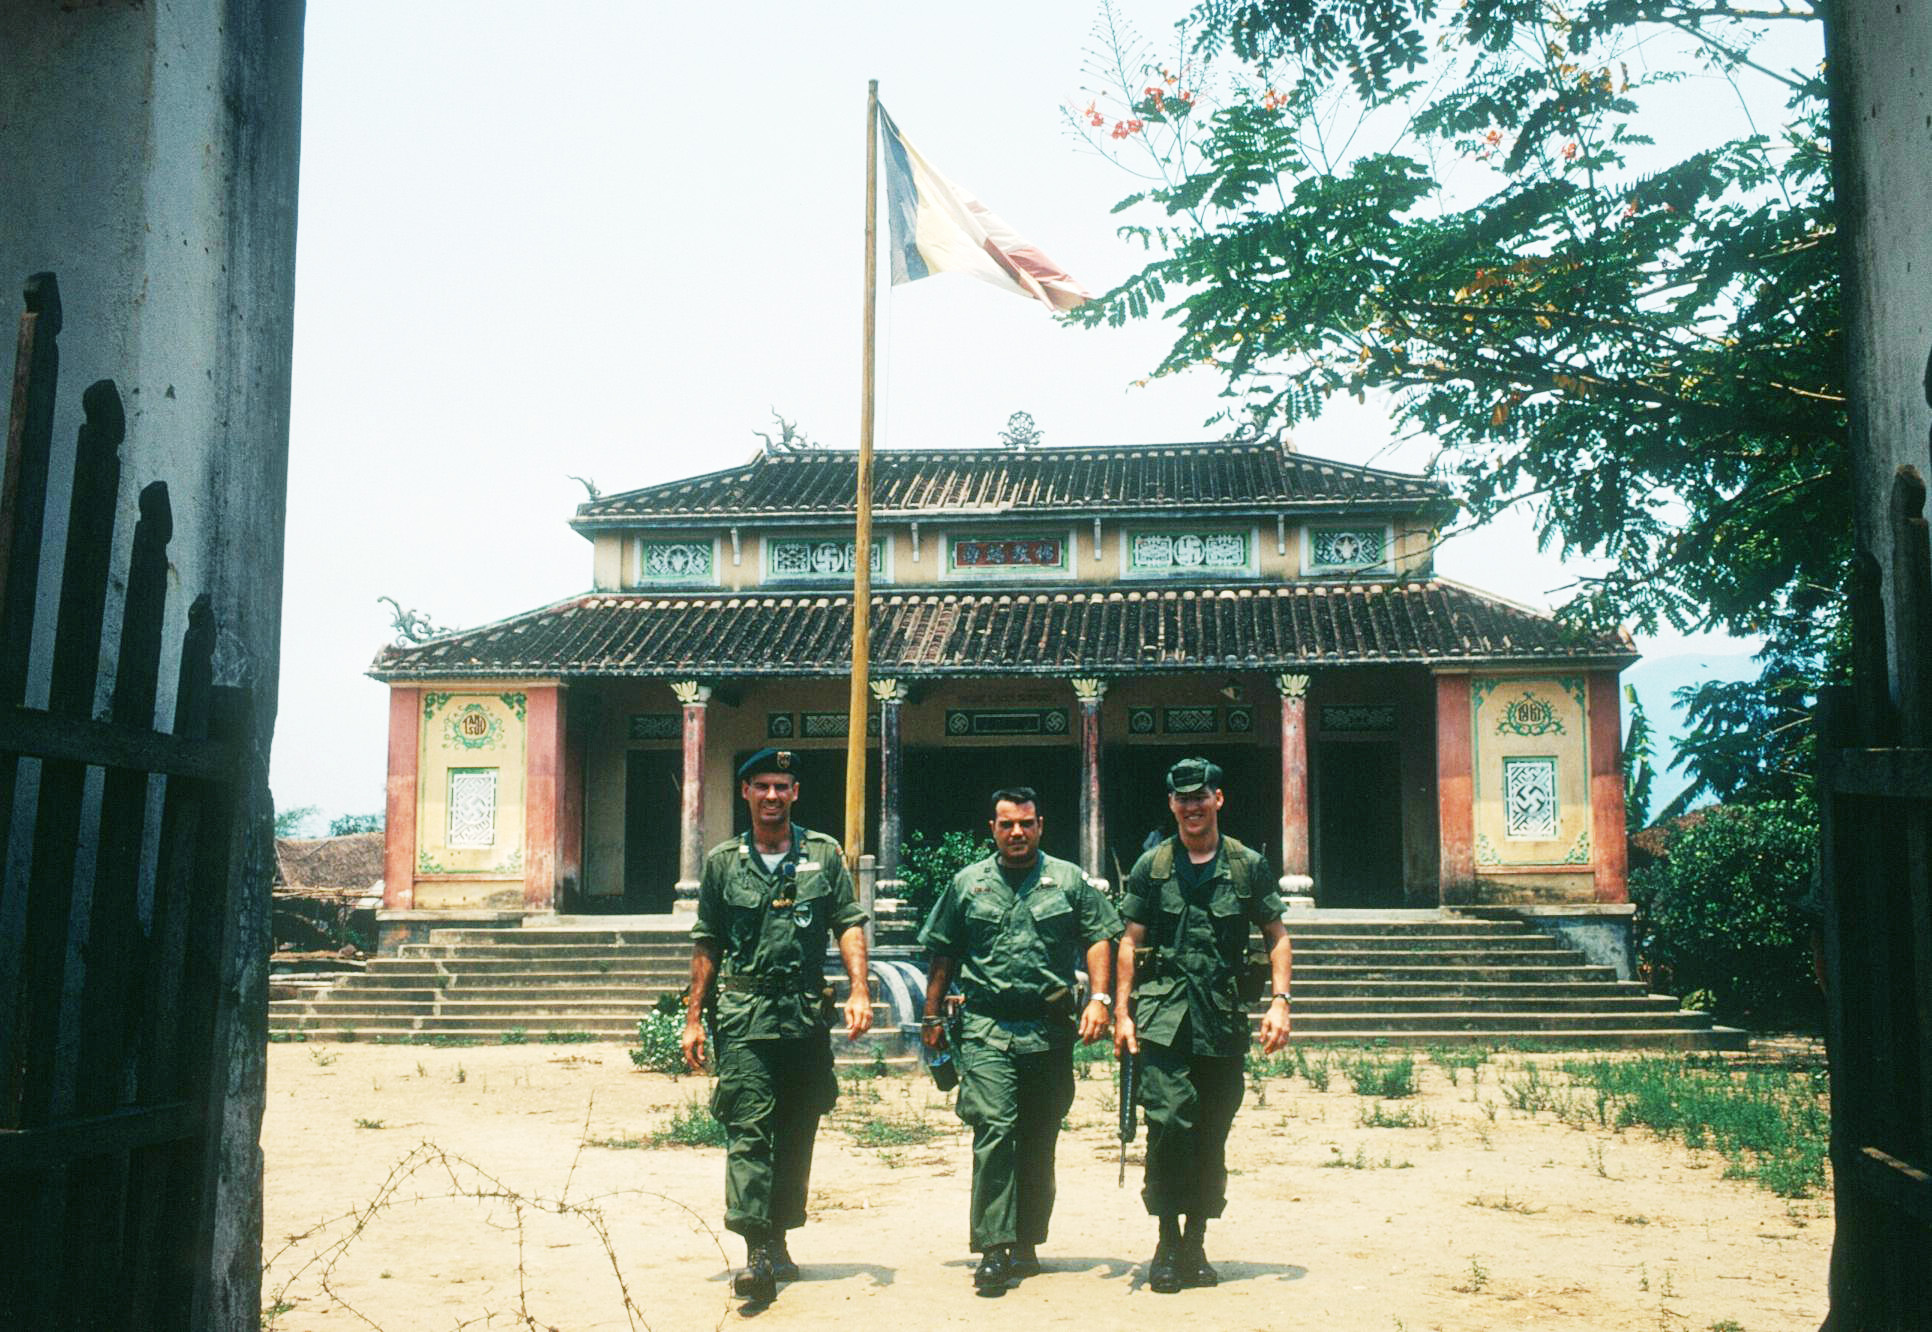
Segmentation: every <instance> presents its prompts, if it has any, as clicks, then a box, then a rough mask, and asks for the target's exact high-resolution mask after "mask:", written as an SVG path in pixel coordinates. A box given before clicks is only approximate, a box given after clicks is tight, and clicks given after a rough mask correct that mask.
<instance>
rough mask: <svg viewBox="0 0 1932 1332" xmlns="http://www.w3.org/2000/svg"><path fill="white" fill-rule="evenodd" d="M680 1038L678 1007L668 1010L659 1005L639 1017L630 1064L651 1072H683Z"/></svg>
mask: <svg viewBox="0 0 1932 1332" xmlns="http://www.w3.org/2000/svg"><path fill="white" fill-rule="evenodd" d="M683 1040H684V1018H683V1016H682V1015H681V1014H680V1013H679V1011H678V1009H677V1006H676V1005H675V1004H673V1005H672V1007H671V1008H670V1010H669V1011H666V1010H665V1009H664V1008H663V1007H662V1006H660V1007H659V1008H657V1009H656V1010H655V1011H653V1012H651V1013H649V1014H647V1015H646V1016H645V1017H643V1018H642V1019H640V1020H639V1022H638V1024H637V1048H636V1049H634V1050H632V1051H631V1063H633V1064H635V1065H636V1066H637V1067H638V1068H641V1069H644V1070H645V1071H647V1072H650V1073H669V1074H672V1075H673V1076H676V1075H677V1074H679V1073H682V1072H684V1071H685V1068H684V1046H683Z"/></svg>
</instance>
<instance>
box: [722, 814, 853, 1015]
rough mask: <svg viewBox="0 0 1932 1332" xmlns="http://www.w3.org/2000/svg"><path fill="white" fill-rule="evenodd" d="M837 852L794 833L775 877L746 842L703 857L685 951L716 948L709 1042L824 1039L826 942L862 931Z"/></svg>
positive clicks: (816, 836) (829, 842)
mask: <svg viewBox="0 0 1932 1332" xmlns="http://www.w3.org/2000/svg"><path fill="white" fill-rule="evenodd" d="M865 920H866V916H865V912H863V911H861V910H859V904H858V902H857V900H856V899H854V897H853V896H852V876H851V875H850V874H848V873H846V869H845V859H844V857H843V856H841V855H840V854H839V844H838V843H837V842H836V841H834V840H833V839H832V838H830V837H827V836H826V835H825V834H824V833H816V832H812V831H810V830H809V829H805V828H801V827H799V826H798V825H797V824H793V825H792V847H791V850H790V851H788V852H786V853H785V858H784V859H783V860H781V861H780V862H779V863H778V867H777V869H775V870H767V869H766V868H765V862H764V861H763V860H761V859H760V858H759V856H758V853H757V852H756V851H755V850H754V849H753V848H752V844H751V834H750V833H749V832H747V833H745V834H744V835H743V836H742V837H734V838H732V839H731V840H730V841H728V842H720V843H719V844H718V845H716V846H714V847H712V848H711V852H710V854H708V855H707V856H705V858H704V874H703V876H702V877H701V878H700V879H699V881H698V918H697V921H696V922H695V923H694V924H693V925H692V926H691V940H692V942H693V943H707V942H708V943H712V944H715V945H716V946H717V948H718V954H719V957H718V977H717V980H716V981H715V982H714V983H715V984H716V986H717V1000H718V1007H717V1010H716V1013H715V1015H714V1016H713V1018H712V1024H713V1027H714V1029H715V1033H716V1035H717V1036H719V1037H720V1038H723V1039H725V1040H735V1041H759V1040H776V1039H779V1038H782V1037H788V1036H810V1035H814V1034H815V1033H817V1032H819V1031H821V1030H823V1029H824V1025H825V1018H824V1008H825V1005H824V989H825V948H826V940H827V938H828V937H829V936H834V935H839V934H843V933H845V931H847V930H849V929H851V928H852V927H853V926H854V925H863V924H865Z"/></svg>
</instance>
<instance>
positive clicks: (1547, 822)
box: [1503, 758, 1556, 842]
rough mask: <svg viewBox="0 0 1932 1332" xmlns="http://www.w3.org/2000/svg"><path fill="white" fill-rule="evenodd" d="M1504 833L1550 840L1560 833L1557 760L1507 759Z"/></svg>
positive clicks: (1517, 838)
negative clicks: (1557, 811) (1558, 831)
mask: <svg viewBox="0 0 1932 1332" xmlns="http://www.w3.org/2000/svg"><path fill="white" fill-rule="evenodd" d="M1503 836H1505V837H1508V838H1511V839H1512V840H1515V841H1522V842H1547V841H1549V840H1550V839H1552V838H1554V837H1555V836H1556V760H1555V759H1554V758H1506V759H1504V760H1503Z"/></svg>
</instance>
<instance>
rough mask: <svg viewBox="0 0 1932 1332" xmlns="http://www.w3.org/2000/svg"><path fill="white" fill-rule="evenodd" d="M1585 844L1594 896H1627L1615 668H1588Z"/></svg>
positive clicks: (1620, 719) (1616, 898)
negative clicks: (1591, 857)
mask: <svg viewBox="0 0 1932 1332" xmlns="http://www.w3.org/2000/svg"><path fill="white" fill-rule="evenodd" d="M1585 697H1586V698H1588V699H1589V706H1590V718H1589V725H1590V845H1591V846H1592V847H1594V848H1595V849H1596V856H1595V864H1596V896H1597V901H1599V902H1628V901H1629V900H1630V889H1629V885H1628V883H1627V882H1626V879H1627V873H1628V868H1629V863H1630V848H1629V844H1628V840H1627V836H1626V834H1627V831H1628V829H1627V825H1626V824H1625V822H1624V799H1623V709H1622V707H1621V706H1620V700H1619V699H1618V696H1617V673H1616V672H1615V671H1591V672H1590V684H1589V692H1588V693H1587V694H1586V695H1585Z"/></svg>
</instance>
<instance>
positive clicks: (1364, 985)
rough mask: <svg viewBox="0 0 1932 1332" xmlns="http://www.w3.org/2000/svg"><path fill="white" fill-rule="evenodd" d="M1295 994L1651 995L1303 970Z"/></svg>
mask: <svg viewBox="0 0 1932 1332" xmlns="http://www.w3.org/2000/svg"><path fill="white" fill-rule="evenodd" d="M1294 991H1295V999H1296V1001H1297V1002H1300V1001H1301V1000H1302V999H1304V998H1308V999H1315V998H1349V997H1356V998H1362V999H1378V998H1385V999H1402V998H1414V999H1429V998H1445V999H1446V998H1454V997H1456V996H1466V997H1468V998H1472V999H1477V998H1485V999H1517V1000H1524V1001H1535V1000H1538V999H1542V998H1550V999H1580V998H1590V997H1592V996H1595V995H1605V996H1612V995H1615V996H1623V995H1645V994H1648V993H1649V991H1648V990H1646V989H1644V987H1643V985H1642V984H1641V983H1640V982H1638V981H1618V980H1613V981H1598V980H1590V981H1546V980H1525V981H1470V980H1458V979H1455V978H1444V979H1440V980H1424V981H1406V980H1376V979H1373V978H1364V977H1354V976H1348V977H1342V978H1339V979H1309V978H1308V976H1307V975H1306V974H1305V973H1304V972H1303V971H1302V970H1301V969H1300V968H1296V970H1295V983H1294ZM1671 1002H1672V1004H1675V1003H1676V1002H1677V1001H1676V1000H1675V999H1673V1000H1671Z"/></svg>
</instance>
